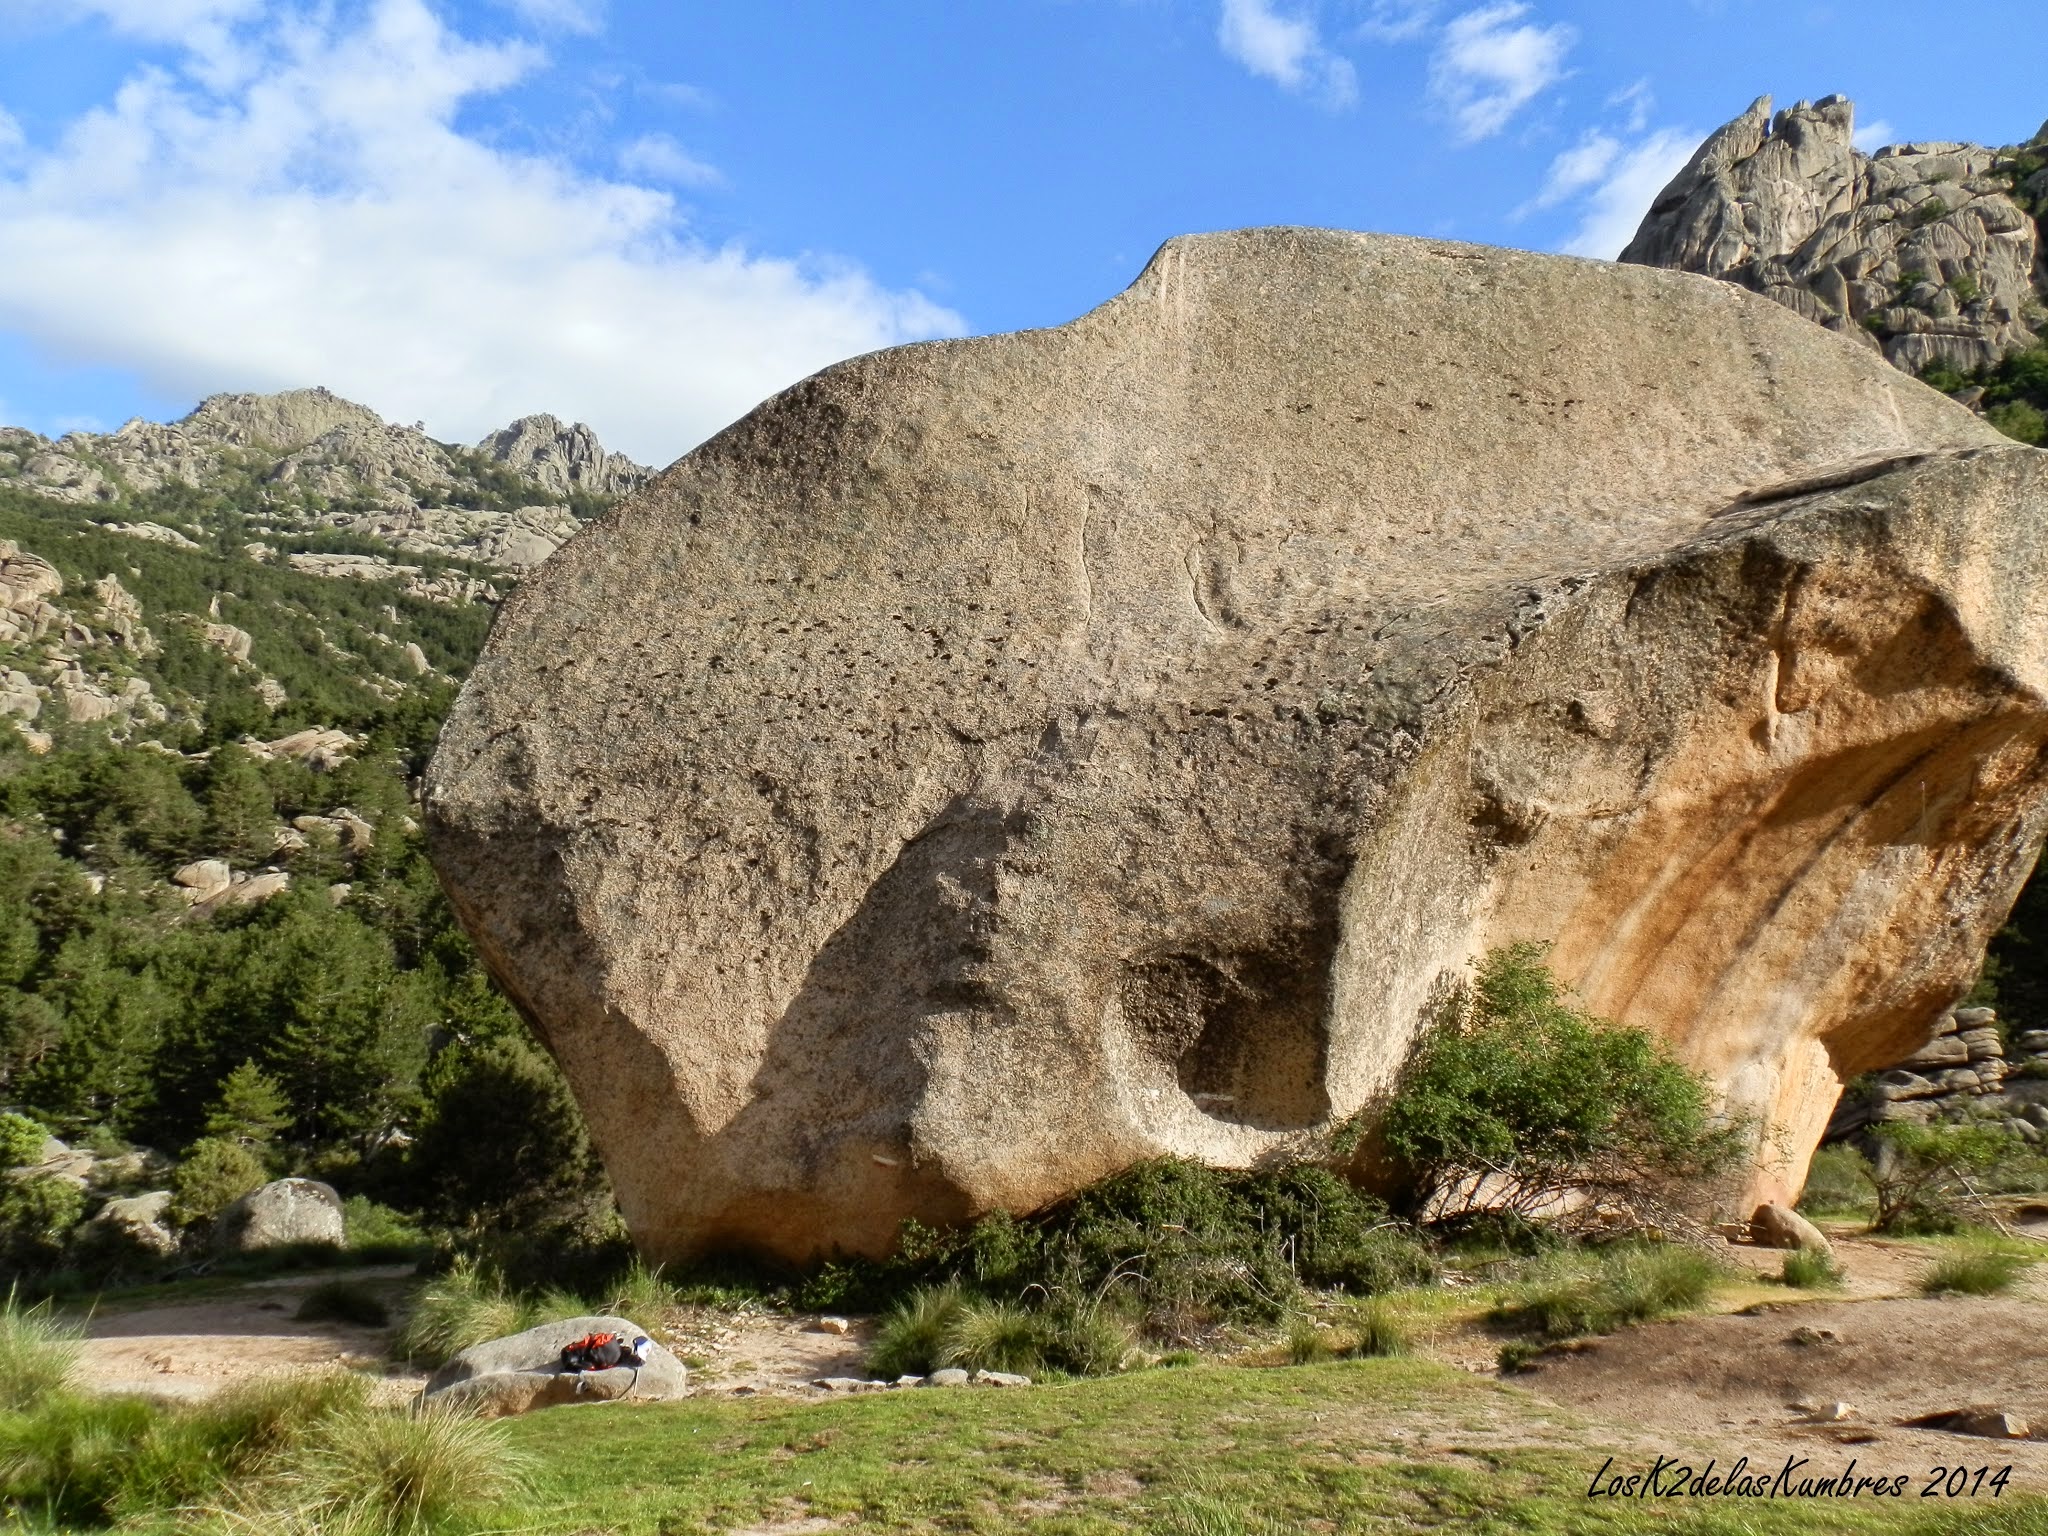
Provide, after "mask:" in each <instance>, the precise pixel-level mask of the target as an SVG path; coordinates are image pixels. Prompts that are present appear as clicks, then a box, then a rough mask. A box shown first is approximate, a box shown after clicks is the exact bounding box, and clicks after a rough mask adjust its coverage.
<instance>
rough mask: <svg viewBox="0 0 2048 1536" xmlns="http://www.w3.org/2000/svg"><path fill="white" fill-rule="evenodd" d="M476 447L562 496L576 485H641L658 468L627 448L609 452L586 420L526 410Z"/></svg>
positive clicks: (596, 490)
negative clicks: (568, 422)
mask: <svg viewBox="0 0 2048 1536" xmlns="http://www.w3.org/2000/svg"><path fill="white" fill-rule="evenodd" d="M476 451H477V452H478V453H479V454H481V455H483V457H485V458H486V459H489V460H491V461H493V462H494V463H498V464H502V465H504V466H505V467H506V468H507V469H509V470H511V471H513V472H514V473H515V474H520V475H524V476H525V477H526V478H527V479H529V480H532V481H534V482H535V483H536V484H539V485H542V486H545V487H546V488H547V489H548V490H550V491H553V492H555V493H556V494H557V495H561V496H567V495H569V494H570V493H571V492H573V491H587V492H590V493H593V494H595V495H599V496H622V495H624V494H626V493H627V492H628V491H634V490H638V489H639V488H640V487H641V486H642V485H644V484H645V483H646V482H647V480H648V478H649V476H650V475H651V474H652V473H653V472H652V471H651V470H649V469H648V468H647V467H646V466H644V465H641V464H635V463H634V462H633V461H632V460H631V459H629V458H627V457H626V456H625V455H624V454H623V453H606V452H605V451H604V445H603V444H602V443H600V442H599V441H598V440H597V434H596V433H595V432H593V431H591V429H590V428H589V427H587V426H585V425H584V424H583V423H582V422H580V421H579V422H577V423H576V424H575V425H574V426H564V425H563V424H562V423H561V421H560V420H559V419H558V418H556V417H554V416H548V415H538V416H522V417H520V418H519V419H518V420H517V421H515V422H513V423H512V425H510V426H509V427H501V428H499V429H498V430H497V431H496V432H492V433H490V434H489V435H487V436H486V437H485V438H484V439H483V440H482V441H481V442H479V443H478V444H477V445H476Z"/></svg>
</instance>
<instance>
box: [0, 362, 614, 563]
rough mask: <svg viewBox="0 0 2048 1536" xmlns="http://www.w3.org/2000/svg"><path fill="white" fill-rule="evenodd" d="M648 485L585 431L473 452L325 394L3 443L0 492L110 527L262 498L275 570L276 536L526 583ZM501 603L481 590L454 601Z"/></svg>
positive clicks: (537, 425) (258, 400)
mask: <svg viewBox="0 0 2048 1536" xmlns="http://www.w3.org/2000/svg"><path fill="white" fill-rule="evenodd" d="M652 473H653V471H652V470H650V469H648V468H647V467H646V466H645V465H642V464H636V463H634V462H633V461H632V460H631V459H629V458H627V457H626V456H625V455H624V454H619V453H608V452H606V451H605V448H604V446H603V444H602V443H600V442H599V441H598V439H597V435H596V434H595V433H594V432H592V431H591V429H590V428H589V427H587V426H584V425H583V424H581V423H577V424H576V425H574V426H565V425H563V423H562V422H560V421H558V420H557V419H556V418H555V417H553V416H545V415H542V416H527V417H523V418H521V419H520V420H518V421H515V422H513V423H512V424H511V425H510V426H508V427H504V428H502V429H500V430H498V431H496V432H493V433H491V434H489V435H488V436H486V437H485V438H484V439H483V440H482V441H481V442H479V443H478V444H476V446H475V447H473V448H463V447H459V446H455V445H450V444H446V443H441V442H437V441H435V440H434V439H433V438H430V437H428V436H427V435H426V433H425V432H424V431H422V430H421V429H420V428H419V427H416V426H414V427H404V426H397V425H394V424H393V423H390V422H387V421H385V420H384V419H383V418H382V417H380V416H379V415H378V414H377V413H376V412H375V411H373V410H370V409H369V408H368V407H366V406H361V405H357V404H355V403H353V402H351V401H348V400H344V399H342V398H341V397H340V396H338V395H335V394H333V393H331V392H329V391H328V390H325V389H295V390H287V391H285V392H284V393H282V394H275V395H252V394H240V395H215V396H213V397H211V398H210V399H208V400H206V401H204V402H202V403H201V404H200V406H199V407H198V409H197V410H195V411H193V412H192V413H191V414H190V415H189V416H186V417H185V418H184V419H183V420H181V421H178V422H173V423H168V424H165V423H158V422H149V421H142V420H139V419H138V420H135V421H131V422H129V423H128V424H127V425H126V426H123V427H122V428H120V429H119V430H118V431H115V432H108V433H90V432H74V433H70V434H68V435H66V436H64V437H62V438H59V439H57V440H56V441H54V442H53V441H51V440H50V439H48V438H44V437H42V436H39V435H38V434H36V433H33V432H29V431H26V430H24V429H22V428H19V427H4V428H0V485H13V486H17V487H19V488H21V489H24V490H28V491H32V492H34V493H36V494H38V495H42V496H46V497H50V498H52V499H54V500H57V501H62V502H67V503H71V504H74V505H79V506H86V507H100V506H104V507H106V508H107V509H108V510H109V511H110V512H111V511H115V510H117V509H122V508H124V507H127V506H129V505H130V504H132V503H134V502H136V501H137V500H138V499H139V498H145V497H147V496H148V495H149V493H152V492H157V491H161V490H164V489H167V488H171V487H176V486H185V487H190V488H192V489H194V490H201V491H205V490H220V489H230V488H232V489H247V490H251V491H253V500H254V506H253V507H252V508H248V509H247V510H251V511H255V512H257V513H258V514H259V515H260V521H259V523H258V524H257V525H256V526H254V527H253V528H252V530H251V531H252V532H254V533H255V534H256V535H257V539H256V541H255V543H253V544H252V546H251V547H250V549H249V551H248V552H249V553H250V554H251V555H252V557H254V558H259V559H264V558H273V557H275V555H276V552H275V551H274V550H271V549H270V548H268V547H267V546H265V545H264V544H263V542H262V540H263V536H264V535H266V534H285V535H289V534H303V533H307V532H316V531H321V530H333V531H336V532H340V533H345V534H353V535H358V536H361V537H365V538H370V539H375V540H378V541H380V542H382V543H385V544H388V545H390V546H391V547H392V548H393V550H394V551H398V552H407V553H412V554H418V555H436V556H443V557H448V558H455V559H463V560H469V561H473V562H475V563H477V564H480V565H485V566H491V567H494V568H497V569H501V570H505V571H513V572H516V571H523V570H525V569H527V568H529V567H531V566H533V565H537V564H538V563H539V562H540V561H542V560H544V559H546V558H547V557H548V556H549V555H550V554H552V553H554V551H555V550H556V549H557V548H559V547H560V546H561V544H562V543H563V542H564V541H565V540H566V539H567V538H568V537H569V535H570V534H572V533H573V532H575V530H576V527H577V526H578V523H579V521H580V520H581V518H582V517H584V516H587V515H589V514H590V513H591V512H594V511H596V510H598V509H599V508H600V507H601V506H602V505H603V504H604V503H605V502H607V501H608V500H609V499H610V498H612V497H616V496H620V495H623V494H625V493H626V492H629V491H632V490H635V489H637V488H638V487H639V486H641V485H643V484H644V483H645V482H646V481H647V480H648V478H649V477H650V476H651V475H652ZM104 526H106V527H108V528H110V529H112V530H113V531H116V532H123V533H130V534H133V535H134V536H136V537H140V538H152V539H157V540H159V541H162V542H170V543H176V542H197V541H198V538H199V537H200V536H202V535H203V534H204V532H205V530H204V529H203V528H201V527H198V526H194V525H192V524H190V523H188V524H187V525H186V526H184V527H178V526H174V525H172V524H168V523H165V522H124V521H120V520H116V519H113V518H109V519H107V520H106V522H105V523H104ZM368 558H370V559H372V560H374V559H375V558H376V557H374V556H373V557H368ZM304 568H306V569H312V568H311V567H304ZM315 574H328V575H337V576H350V577H355V576H362V575H364V574H374V575H383V576H387V577H388V578H389V579H394V580H402V579H404V577H405V576H406V575H407V574H409V573H408V572H406V571H405V570H403V569H400V568H396V567H394V568H393V569H391V570H389V571H369V570H366V568H365V567H363V566H362V565H361V564H360V563H358V564H357V565H355V566H352V567H350V568H346V569H344V568H339V567H337V568H335V569H332V570H319V571H315ZM497 595H498V594H497V593H496V591H495V590H492V591H489V592H485V591H484V590H482V589H479V590H478V591H476V592H473V593H469V594H467V595H466V596H464V595H461V594H452V595H449V596H447V597H445V598H444V600H449V601H464V600H473V599H474V598H475V597H477V596H487V597H496V596H497Z"/></svg>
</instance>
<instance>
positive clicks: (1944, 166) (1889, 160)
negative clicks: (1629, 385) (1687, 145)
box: [1621, 96, 2048, 375]
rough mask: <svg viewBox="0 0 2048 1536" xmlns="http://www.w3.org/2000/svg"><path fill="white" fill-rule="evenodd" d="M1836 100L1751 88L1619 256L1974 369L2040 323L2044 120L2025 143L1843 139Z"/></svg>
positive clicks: (1924, 361)
mask: <svg viewBox="0 0 2048 1536" xmlns="http://www.w3.org/2000/svg"><path fill="white" fill-rule="evenodd" d="M1854 129H1855V107H1854V104H1853V103H1851V102H1850V101H1849V100H1848V99H1847V98H1846V97H1842V96H1829V97H1825V98H1823V99H1822V100H1820V101H1818V102H1804V101H1802V102H1799V103H1798V104H1797V105H1795V106H1792V107H1790V108H1788V109H1786V110H1785V111H1783V112H1780V113H1778V114H1777V115H1776V116H1775V117H1773V116H1772V113H1771V98H1770V97H1768V96H1759V97H1758V98H1757V99H1756V100H1755V101H1754V102H1752V103H1751V104H1750V106H1749V109H1748V110H1747V111H1745V112H1744V113H1742V115H1741V116H1739V117H1737V118H1736V119H1734V121H1732V122H1730V123H1728V124H1726V125H1724V126H1723V127H1722V128H1721V129H1719V130H1718V131H1717V132H1715V133H1714V134H1713V135H1712V136H1711V137H1709V138H1708V139H1707V141H1706V142H1705V143H1704V144H1702V145H1701V146H1700V148H1699V150H1698V152H1697V153H1696V154H1694V156H1693V157H1692V160H1691V161H1690V162H1689V163H1688V164H1687V165H1686V167H1685V169H1684V170H1682V171H1680V172H1679V173H1678V175H1677V176H1676V177H1675V178H1673V180H1672V182H1671V184H1670V185H1669V186H1667V187H1666V188H1665V189H1664V191H1663V192H1662V193H1661V194H1659V196H1658V197H1657V199H1656V201H1655V202H1654V203H1653V204H1652V205H1651V208H1650V211H1649V213H1648V214H1647V215H1646V216H1645V217H1644V219H1643V222H1642V225H1641V227H1640V228H1639V229H1638V230H1637V231H1636V236H1635V238H1634V239H1633V240H1632V241H1630V242H1629V245H1628V248H1627V249H1626V250H1624V251H1623V252H1622V253H1621V259H1622V260H1623V261H1625V262H1634V263H1638V264H1641V265H1644V266H1653V267H1670V268H1675V269H1678V270H1681V271H1686V272H1698V273H1701V274H1704V275H1705V276H1708V277H1719V278H1725V279H1727V280H1728V281H1730V282H1734V283H1739V284H1741V285H1742V286H1743V287H1745V288H1748V289H1750V290H1752V291H1753V292H1756V293H1761V294H1763V295H1764V296H1766V297H1767V298H1771V299H1774V300H1776V301H1777V302H1778V303H1780V304H1783V305H1785V306H1786V307H1787V308H1790V309H1793V310H1796V311H1798V312H1799V313H1800V314H1802V315H1805V316H1806V317H1807V318H1808V319H1810V320H1814V321H1817V322H1819V323H1820V324H1821V325H1824V326H1826V327H1827V328H1828V329H1829V330H1832V331H1838V332H1840V333H1842V334H1844V335H1848V336H1853V337H1856V338H1857V339H1858V340H1860V341H1862V342H1864V343H1865V344H1866V345H1868V346H1871V347H1874V348H1876V349H1878V350H1881V351H1882V352H1883V353H1884V355H1885V357H1886V358H1888V359H1889V360H1890V361H1891V362H1892V363H1894V364H1896V365H1897V366H1898V367H1900V368H1902V369H1904V370H1905V371H1906V372H1908V373H1912V374H1916V375H1917V374H1919V373H1922V372H1924V371H1925V370H1927V369H1928V368H1930V367H1935V366H1941V367H1946V368H1950V369H1954V370H1956V371H1958V372H1962V373H1974V372H1978V371H1981V370H1984V369H1988V368H1990V367H1992V366H1994V365H1995V364H1996V363H1997V362H1998V361H1999V360H2000V359H2001V358H2003V357H2004V356H2006V355H2007V354H2008V353H2010V352H2013V351H2015V350H2018V349H2020V348H2023V347H2027V346H2031V345H2033V344H2034V342H2035V340H2036V334H2035V333H2036V332H2037V331H2038V330H2040V329H2041V326H2042V324H2043V320H2044V312H2043V299H2044V296H2048V247H2044V242H2043V239H2042V236H2041V230H2040V226H2039V222H2038V221H2039V220H2040V219H2041V217H2042V216H2043V214H2044V212H2048V124H2044V125H2043V126H2042V130H2041V132H2039V133H2037V134H2035V135H2034V137H2033V138H2032V139H2031V140H2029V141H2028V143H2027V144H2024V145H2018V146H2014V147H2011V148H2006V149H1991V148H1986V147H1984V146H1982V145H1977V144H1960V143H1921V144H1895V145H1891V146H1889V147H1887V148H1883V149H1879V150H1877V151H1876V152H1875V153H1873V154H1869V155H1866V154H1864V153H1862V152H1861V151H1860V150H1858V149H1857V148H1856V147H1855V146H1854V144H1853V143H1852V142H1851V138H1852V135H1853V133H1854Z"/></svg>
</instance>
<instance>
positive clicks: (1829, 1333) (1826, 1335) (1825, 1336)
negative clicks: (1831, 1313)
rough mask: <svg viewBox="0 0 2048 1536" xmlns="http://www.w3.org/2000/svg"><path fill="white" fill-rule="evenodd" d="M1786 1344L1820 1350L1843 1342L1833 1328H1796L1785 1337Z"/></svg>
mask: <svg viewBox="0 0 2048 1536" xmlns="http://www.w3.org/2000/svg"><path fill="white" fill-rule="evenodd" d="M1785 1342H1786V1343H1787V1344H1800V1345H1805V1346H1807V1347H1809V1348H1818V1347H1820V1346H1822V1345H1826V1344H1839V1343H1841V1342H1842V1336H1841V1335H1840V1334H1839V1333H1837V1332H1835V1330H1834V1329H1832V1328H1794V1329H1793V1330H1792V1331H1791V1332H1790V1333H1789V1334H1787V1335H1786V1336H1785Z"/></svg>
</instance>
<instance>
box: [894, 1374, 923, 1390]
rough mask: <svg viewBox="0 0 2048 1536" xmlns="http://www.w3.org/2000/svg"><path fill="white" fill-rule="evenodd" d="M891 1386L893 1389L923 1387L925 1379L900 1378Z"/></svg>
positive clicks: (913, 1377) (916, 1377)
mask: <svg viewBox="0 0 2048 1536" xmlns="http://www.w3.org/2000/svg"><path fill="white" fill-rule="evenodd" d="M889 1385H890V1386H892V1387H921V1386H923V1385H924V1378H923V1377H922V1376H898V1377H897V1378H896V1379H895V1380H894V1381H892V1382H890V1383H889Z"/></svg>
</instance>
